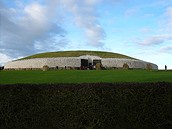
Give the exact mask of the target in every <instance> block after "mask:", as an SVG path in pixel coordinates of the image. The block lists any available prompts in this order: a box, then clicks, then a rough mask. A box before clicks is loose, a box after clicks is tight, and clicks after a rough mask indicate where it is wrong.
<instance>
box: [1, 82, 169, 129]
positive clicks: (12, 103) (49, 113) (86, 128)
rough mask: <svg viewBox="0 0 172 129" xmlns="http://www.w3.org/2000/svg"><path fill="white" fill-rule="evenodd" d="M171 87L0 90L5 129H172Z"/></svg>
mask: <svg viewBox="0 0 172 129" xmlns="http://www.w3.org/2000/svg"><path fill="white" fill-rule="evenodd" d="M171 98H172V84H171V83H166V82H158V83H123V84H114V83H92V84H86V83H85V84H56V85H53V84H41V85H36V84H20V85H18V84H16V85H0V128H1V129H171V128H172V121H171V118H172V110H171V106H172V105H171Z"/></svg>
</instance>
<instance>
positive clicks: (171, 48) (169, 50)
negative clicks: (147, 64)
mask: <svg viewBox="0 0 172 129" xmlns="http://www.w3.org/2000/svg"><path fill="white" fill-rule="evenodd" d="M160 52H161V53H162V52H163V53H172V46H165V47H162V48H161V49H160Z"/></svg>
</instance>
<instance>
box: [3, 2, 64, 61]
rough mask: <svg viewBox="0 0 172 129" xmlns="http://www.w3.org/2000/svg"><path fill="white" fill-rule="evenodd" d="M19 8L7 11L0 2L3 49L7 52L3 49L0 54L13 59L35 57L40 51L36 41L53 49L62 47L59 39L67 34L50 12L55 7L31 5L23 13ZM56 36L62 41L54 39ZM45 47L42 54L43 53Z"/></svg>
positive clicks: (24, 8)
mask: <svg viewBox="0 0 172 129" xmlns="http://www.w3.org/2000/svg"><path fill="white" fill-rule="evenodd" d="M17 9H18V10H17ZM17 9H9V8H6V7H5V6H4V5H3V4H2V3H0V48H3V49H5V51H2V50H0V52H1V53H2V52H3V53H4V54H7V55H9V56H10V57H13V58H16V57H18V56H21V55H23V56H24V55H28V54H33V53H36V52H38V49H37V48H36V47H35V43H36V42H40V43H41V45H44V48H50V50H58V49H60V48H61V43H60V41H61V38H60V37H62V38H64V36H65V35H66V34H67V32H66V31H65V30H64V29H63V28H62V27H60V25H59V24H60V23H58V22H57V21H56V22H54V21H53V20H54V19H53V16H55V15H56V14H55V13H54V14H53V12H51V9H52V10H53V8H51V7H50V6H49V7H48V6H42V5H40V4H39V3H31V4H29V5H26V6H25V7H23V10H22V11H23V12H22V13H19V11H21V10H20V9H19V8H17ZM11 11H13V12H14V13H13V14H12V12H11ZM48 14H51V15H48ZM52 35H53V36H52ZM55 36H57V37H59V40H57V39H54V38H53V37H55ZM51 42H52V43H53V45H51ZM65 45H67V42H66V44H64V46H65ZM58 46H60V47H58ZM44 48H42V49H41V50H40V49H39V51H44V50H45V49H44Z"/></svg>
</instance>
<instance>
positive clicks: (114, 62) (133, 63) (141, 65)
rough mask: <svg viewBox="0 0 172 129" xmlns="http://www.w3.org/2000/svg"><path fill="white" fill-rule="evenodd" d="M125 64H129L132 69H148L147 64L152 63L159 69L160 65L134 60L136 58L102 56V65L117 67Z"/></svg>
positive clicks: (153, 67)
mask: <svg viewBox="0 0 172 129" xmlns="http://www.w3.org/2000/svg"><path fill="white" fill-rule="evenodd" d="M124 64H127V65H128V66H129V68H131V69H134V68H135V69H147V65H148V64H150V65H151V66H152V69H158V66H157V65H156V64H153V63H149V62H145V61H141V60H134V59H120V58H102V65H103V66H104V67H116V68H122V67H123V65H124Z"/></svg>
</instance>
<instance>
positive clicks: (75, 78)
mask: <svg viewBox="0 0 172 129" xmlns="http://www.w3.org/2000/svg"><path fill="white" fill-rule="evenodd" d="M162 81H165V82H172V71H147V70H88V71H87V70H57V71H0V84H16V83H32V84H33V83H34V84H41V83H48V84H50V83H97V82H108V83H114V82H162Z"/></svg>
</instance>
